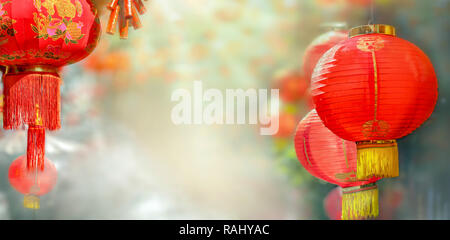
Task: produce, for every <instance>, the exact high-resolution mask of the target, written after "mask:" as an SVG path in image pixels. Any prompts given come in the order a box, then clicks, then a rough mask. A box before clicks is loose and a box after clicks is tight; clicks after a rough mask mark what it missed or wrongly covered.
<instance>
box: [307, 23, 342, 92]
mask: <svg viewBox="0 0 450 240" xmlns="http://www.w3.org/2000/svg"><path fill="white" fill-rule="evenodd" d="M347 36H348V32H347V31H344V30H333V31H329V32H326V33H324V34H322V35H320V36H318V37H317V38H315V39H314V40H313V41H312V42H311V43H310V44H309V45H308V47H307V48H306V50H305V53H304V54H303V65H302V69H303V72H304V74H305V78H306V79H307V81H308V83H309V82H310V81H311V76H312V73H313V71H314V67H315V66H316V64H317V62H318V61H319V59H320V58H321V57H322V55H323V54H324V53H325V52H326V51H328V50H329V49H330V48H332V47H334V46H335V45H336V44H338V43H340V42H342V41H344V40H346V39H347Z"/></svg>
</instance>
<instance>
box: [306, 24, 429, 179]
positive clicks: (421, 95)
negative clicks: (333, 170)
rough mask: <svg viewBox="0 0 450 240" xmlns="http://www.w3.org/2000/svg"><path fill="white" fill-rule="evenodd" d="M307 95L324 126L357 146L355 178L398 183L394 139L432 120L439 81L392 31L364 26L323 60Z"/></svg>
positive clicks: (424, 60)
mask: <svg viewBox="0 0 450 240" xmlns="http://www.w3.org/2000/svg"><path fill="white" fill-rule="evenodd" d="M311 91H312V95H313V100H314V103H315V105H316V109H317V113H318V114H319V116H320V118H321V119H322V120H323V122H324V124H325V126H327V127H328V128H329V129H330V130H331V131H332V132H333V133H335V134H336V135H338V136H339V137H341V138H343V139H346V140H349V141H355V142H357V146H358V169H357V173H358V178H359V179H365V178H367V177H371V176H379V177H396V176H398V174H399V170H398V150H397V143H396V141H395V139H398V138H401V137H404V136H406V135H408V134H410V133H411V132H412V131H413V130H415V129H416V128H418V127H419V126H420V125H421V124H422V123H423V122H424V121H425V120H426V119H428V117H429V116H430V115H431V113H432V112H433V109H434V105H435V104H436V100H437V79H436V75H435V73H434V69H433V66H432V64H431V62H430V60H429V59H428V57H427V56H426V55H425V54H424V53H423V52H422V51H421V50H420V49H419V48H418V47H416V46H415V45H413V44H412V43H410V42H408V41H406V40H403V39H401V38H398V37H396V36H395V28H394V27H392V26H388V25H366V26H360V27H357V28H353V29H352V30H351V31H350V38H349V39H347V40H345V41H344V42H341V43H340V44H338V45H336V46H335V47H333V48H332V49H330V50H329V51H328V52H326V53H325V54H324V55H323V57H322V58H321V59H320V61H319V63H318V64H317V66H316V68H315V71H314V74H313V79H312V85H311Z"/></svg>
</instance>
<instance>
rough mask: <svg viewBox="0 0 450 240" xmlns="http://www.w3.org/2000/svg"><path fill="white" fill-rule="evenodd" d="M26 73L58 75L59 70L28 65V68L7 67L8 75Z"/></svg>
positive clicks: (44, 66)
mask: <svg viewBox="0 0 450 240" xmlns="http://www.w3.org/2000/svg"><path fill="white" fill-rule="evenodd" d="M26 72H43V73H56V74H58V68H56V67H53V66H47V65H26V66H7V67H6V71H5V75H6V74H18V73H26Z"/></svg>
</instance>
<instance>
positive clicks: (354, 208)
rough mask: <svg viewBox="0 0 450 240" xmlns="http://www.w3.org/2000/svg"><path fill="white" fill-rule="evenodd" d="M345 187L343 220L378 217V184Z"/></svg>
mask: <svg viewBox="0 0 450 240" xmlns="http://www.w3.org/2000/svg"><path fill="white" fill-rule="evenodd" d="M356 188H357V189H356V190H352V189H354V188H344V189H343V194H342V220H361V219H368V218H376V217H378V214H379V207H378V187H377V185H376V184H374V183H373V184H369V185H365V186H360V187H356Z"/></svg>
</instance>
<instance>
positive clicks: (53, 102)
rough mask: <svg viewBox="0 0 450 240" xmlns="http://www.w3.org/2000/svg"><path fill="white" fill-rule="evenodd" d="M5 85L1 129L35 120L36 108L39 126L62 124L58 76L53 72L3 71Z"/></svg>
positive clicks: (11, 127)
mask: <svg viewBox="0 0 450 240" xmlns="http://www.w3.org/2000/svg"><path fill="white" fill-rule="evenodd" d="M3 86H4V96H5V98H4V101H5V102H4V116H3V128H4V129H18V128H20V127H23V125H25V124H27V125H32V124H34V123H35V120H36V114H37V112H38V110H37V109H38V108H39V113H40V117H41V119H42V126H43V127H44V128H46V129H49V130H57V129H59V128H61V117H60V112H61V102H60V86H61V78H60V77H59V76H58V74H56V73H29V72H27V73H18V74H6V75H5V77H4V79H3Z"/></svg>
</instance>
